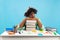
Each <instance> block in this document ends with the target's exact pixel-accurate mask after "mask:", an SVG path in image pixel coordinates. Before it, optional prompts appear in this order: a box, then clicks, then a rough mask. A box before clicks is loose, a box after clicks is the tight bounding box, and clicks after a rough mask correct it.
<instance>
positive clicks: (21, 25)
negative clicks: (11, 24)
mask: <svg viewBox="0 0 60 40" xmlns="http://www.w3.org/2000/svg"><path fill="white" fill-rule="evenodd" d="M25 22H26V18H25V19H24V20H23V21H22V22H21V24H20V25H19V26H20V28H22V27H23V26H24V24H25Z"/></svg>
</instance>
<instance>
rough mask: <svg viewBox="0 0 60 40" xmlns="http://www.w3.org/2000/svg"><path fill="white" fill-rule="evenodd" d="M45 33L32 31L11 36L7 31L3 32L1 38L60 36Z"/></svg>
mask: <svg viewBox="0 0 60 40" xmlns="http://www.w3.org/2000/svg"><path fill="white" fill-rule="evenodd" d="M46 32H47V31H43V32H41V31H37V32H32V31H23V33H21V34H19V33H15V34H13V35H9V34H8V33H7V31H5V32H3V33H2V34H1V36H60V35H59V34H58V33H56V35H55V34H54V33H53V32H48V33H46Z"/></svg>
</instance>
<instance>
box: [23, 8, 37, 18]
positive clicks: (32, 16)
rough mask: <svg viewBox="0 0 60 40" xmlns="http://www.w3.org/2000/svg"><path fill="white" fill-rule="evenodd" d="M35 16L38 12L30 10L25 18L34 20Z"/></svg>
mask: <svg viewBox="0 0 60 40" xmlns="http://www.w3.org/2000/svg"><path fill="white" fill-rule="evenodd" d="M35 14H37V10H36V9H34V8H29V9H28V10H27V12H25V14H24V16H26V17H30V18H34V17H35Z"/></svg>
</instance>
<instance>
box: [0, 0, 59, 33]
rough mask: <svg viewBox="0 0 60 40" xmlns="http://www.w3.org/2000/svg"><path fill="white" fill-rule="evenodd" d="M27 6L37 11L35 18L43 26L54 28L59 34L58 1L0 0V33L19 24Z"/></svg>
mask: <svg viewBox="0 0 60 40" xmlns="http://www.w3.org/2000/svg"><path fill="white" fill-rule="evenodd" d="M29 6H31V7H34V8H36V9H37V10H38V13H37V15H36V16H37V17H38V18H40V20H41V21H42V24H43V25H45V26H50V27H55V28H57V32H58V33H60V31H59V30H60V0H0V33H2V32H3V31H4V30H5V28H6V27H13V26H14V25H16V24H19V23H20V22H21V21H22V20H23V18H24V13H25V11H26V10H27V9H28V7H29Z"/></svg>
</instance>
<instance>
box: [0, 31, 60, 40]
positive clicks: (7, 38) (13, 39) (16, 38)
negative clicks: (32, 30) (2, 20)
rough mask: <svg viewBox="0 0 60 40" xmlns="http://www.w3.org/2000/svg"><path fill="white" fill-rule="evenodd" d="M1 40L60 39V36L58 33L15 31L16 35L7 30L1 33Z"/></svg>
mask: <svg viewBox="0 0 60 40" xmlns="http://www.w3.org/2000/svg"><path fill="white" fill-rule="evenodd" d="M0 37H1V40H60V39H59V38H60V36H59V35H56V36H53V35H51V36H50V35H49V34H48V35H43V36H41V35H40V36H38V35H37V34H24V33H23V34H19V33H15V34H14V35H8V33H7V32H6V31H5V32H4V33H2V34H1V36H0Z"/></svg>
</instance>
